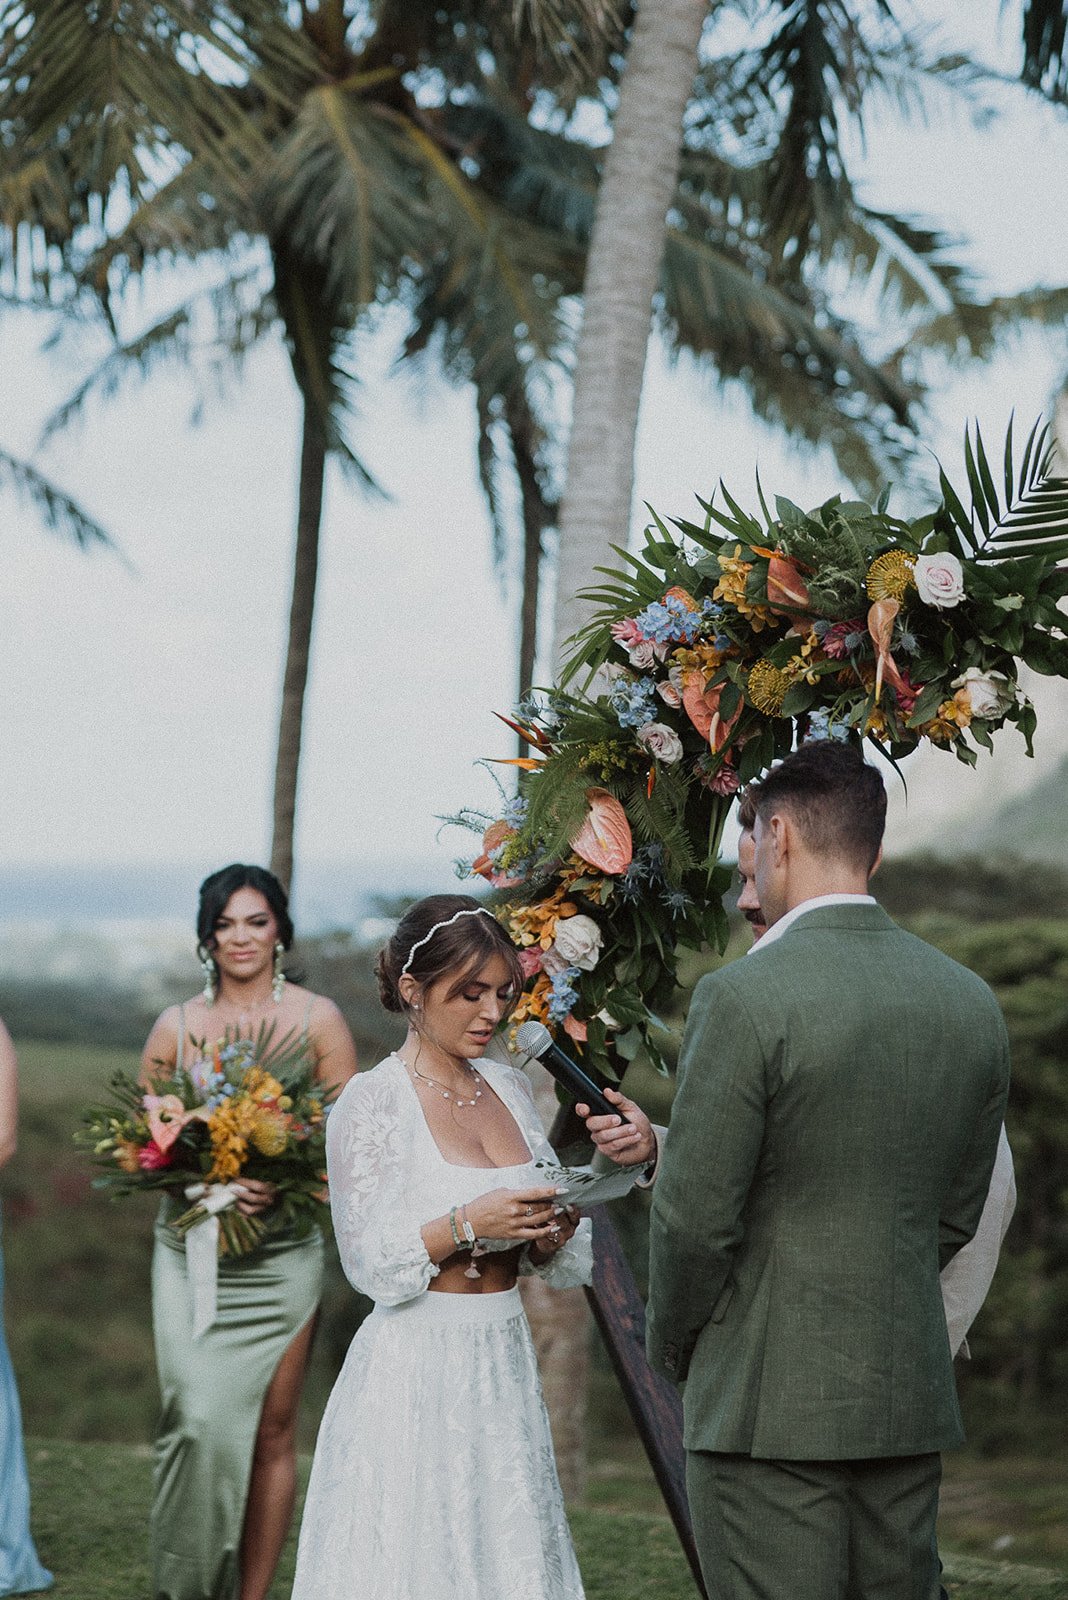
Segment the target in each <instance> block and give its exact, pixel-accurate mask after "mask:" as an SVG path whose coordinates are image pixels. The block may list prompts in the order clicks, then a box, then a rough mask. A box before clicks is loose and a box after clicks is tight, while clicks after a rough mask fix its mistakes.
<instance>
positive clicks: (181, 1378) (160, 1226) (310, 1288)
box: [151, 1012, 323, 1600]
mask: <svg viewBox="0 0 1068 1600" xmlns="http://www.w3.org/2000/svg"><path fill="white" fill-rule="evenodd" d="M184 1033H185V1017H184V1012H183V1014H182V1016H181V1018H180V1022H179V1045H178V1066H179V1067H181V1065H182V1057H183V1051H184ZM303 1038H304V1039H305V1040H307V1016H305V1025H304V1032H303ZM182 1209H183V1207H182V1206H181V1204H180V1202H178V1201H176V1200H171V1199H166V1200H165V1201H164V1203H163V1206H162V1207H161V1209H160V1215H159V1217H158V1219H157V1222H156V1234H155V1249H154V1252H153V1261H152V1320H153V1326H154V1331H155V1341H156V1363H157V1367H158V1370H159V1383H160V1391H161V1398H162V1412H161V1415H160V1422H159V1430H158V1433H157V1436H156V1449H155V1473H154V1489H155V1493H154V1498H153V1505H152V1518H151V1543H152V1594H153V1600H234V1597H235V1596H236V1595H237V1592H238V1582H239V1565H238V1563H239V1558H240V1552H241V1530H242V1526H243V1524H244V1519H245V1503H246V1501H247V1499H248V1488H249V1479H250V1476H251V1472H252V1455H253V1449H254V1447H255V1442H256V1433H257V1430H258V1428H259V1421H260V1412H261V1410H262V1408H263V1400H264V1396H265V1395H266V1392H267V1389H268V1387H269V1385H270V1382H271V1379H272V1377H273V1376H274V1374H275V1372H276V1370H277V1368H278V1363H279V1362H280V1360H281V1359H282V1356H283V1355H284V1354H285V1352H286V1350H287V1348H288V1346H289V1345H290V1343H291V1342H292V1340H293V1339H294V1337H295V1336H296V1334H298V1333H299V1332H300V1330H301V1329H302V1328H303V1327H304V1325H305V1324H306V1323H307V1321H308V1319H309V1318H310V1317H312V1316H314V1315H315V1311H316V1307H317V1306H318V1304H319V1296H320V1291H321V1287H322V1273H323V1242H322V1236H321V1235H320V1234H319V1232H318V1230H316V1231H315V1232H313V1233H312V1234H311V1235H310V1236H308V1237H306V1238H303V1239H296V1238H293V1237H291V1236H288V1235H287V1234H285V1233H284V1232H279V1233H274V1234H271V1235H270V1237H269V1238H268V1239H267V1240H266V1241H265V1242H264V1243H263V1244H262V1245H260V1246H259V1247H258V1248H257V1249H256V1250H253V1251H251V1252H250V1253H249V1254H248V1255H246V1256H241V1257H240V1258H238V1259H237V1260H231V1259H230V1258H228V1257H225V1256H224V1257H223V1258H222V1259H221V1260H220V1262H219V1278H218V1309H217V1311H216V1317H215V1321H214V1323H213V1324H212V1326H211V1327H210V1328H209V1329H208V1331H207V1332H206V1333H205V1334H203V1335H202V1336H201V1337H200V1338H199V1339H198V1340H196V1342H195V1343H194V1341H193V1337H192V1315H191V1301H190V1291H189V1282H188V1278H187V1274H186V1259H185V1244H184V1241H183V1240H182V1239H181V1237H180V1236H179V1235H178V1234H177V1233H176V1232H175V1231H174V1229H173V1228H171V1227H169V1226H168V1222H169V1221H170V1219H172V1218H173V1217H175V1216H177V1215H179V1213H180V1211H181V1210H182Z"/></svg>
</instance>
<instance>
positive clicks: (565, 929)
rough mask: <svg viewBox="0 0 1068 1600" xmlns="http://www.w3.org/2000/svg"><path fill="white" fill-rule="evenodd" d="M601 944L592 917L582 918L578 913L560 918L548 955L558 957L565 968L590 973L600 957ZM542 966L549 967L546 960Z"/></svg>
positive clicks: (599, 933) (597, 929)
mask: <svg viewBox="0 0 1068 1600" xmlns="http://www.w3.org/2000/svg"><path fill="white" fill-rule="evenodd" d="M601 943H602V941H601V930H600V928H599V927H598V926H597V924H596V922H594V920H593V918H592V917H584V916H583V915H582V913H581V911H580V912H578V913H576V915H575V916H573V917H561V918H560V921H559V922H558V923H557V924H556V938H555V939H554V940H553V946H552V951H551V952H550V953H551V954H555V955H556V956H558V957H559V958H560V960H561V961H563V963H564V966H565V967H579V968H581V970H582V971H583V972H592V971H593V969H594V967H595V966H596V965H597V963H598V961H599V960H600V957H601ZM543 964H544V966H545V967H546V968H548V967H549V962H548V960H544V961H543Z"/></svg>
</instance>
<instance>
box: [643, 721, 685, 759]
mask: <svg viewBox="0 0 1068 1600" xmlns="http://www.w3.org/2000/svg"><path fill="white" fill-rule="evenodd" d="M638 743H639V744H640V745H643V746H644V748H645V749H646V750H648V752H649V754H650V755H651V756H655V757H656V759H657V760H658V761H662V762H663V763H664V765H665V766H667V767H671V766H674V764H675V762H676V761H679V760H681V758H682V740H681V739H680V738H679V736H678V734H677V733H676V732H675V730H674V729H673V728H669V727H668V725H667V723H666V722H647V723H646V724H645V726H644V727H642V728H639V729H638Z"/></svg>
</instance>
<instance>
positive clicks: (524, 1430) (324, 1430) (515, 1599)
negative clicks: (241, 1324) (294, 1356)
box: [293, 1289, 583, 1600]
mask: <svg viewBox="0 0 1068 1600" xmlns="http://www.w3.org/2000/svg"><path fill="white" fill-rule="evenodd" d="M582 1596H583V1590H582V1579H581V1577H580V1576H579V1570H578V1563H577V1562H576V1560H575V1552H574V1548H573V1546H572V1543H571V1535H570V1532H569V1530H568V1526H567V1520H566V1518H565V1516H564V1505H563V1498H562V1496H561V1493H560V1484H559V1480H558V1478H557V1476H556V1463H555V1460H554V1458H553V1448H552V1440H551V1438H550V1434H549V1420H548V1417H547V1416H546V1413H545V1405H544V1402H543V1400H542V1396H541V1382H540V1379H539V1376H538V1369H537V1362H536V1359H535V1355H534V1347H533V1343H532V1341H531V1337H530V1329H529V1327H528V1326H527V1319H526V1315H525V1313H524V1311H523V1305H522V1301H521V1300H520V1296H519V1290H518V1289H509V1290H507V1291H506V1292H505V1293H503V1294H480V1295H474V1294H472V1295H467V1294H445V1293H439V1292H430V1293H426V1294H423V1295H420V1296H419V1298H418V1299H416V1300H410V1301H408V1302H407V1303H406V1304H404V1305H399V1306H376V1307H375V1309H374V1311H373V1312H372V1313H371V1315H370V1316H369V1317H368V1319H367V1321H366V1322H365V1323H364V1324H363V1326H362V1327H361V1328H360V1330H359V1332H358V1333H357V1335H356V1337H355V1339H354V1340H353V1341H352V1344H351V1346H350V1348H349V1353H348V1356H347V1357H346V1359H345V1365H344V1367H343V1368H342V1370H341V1375H340V1377H339V1378H338V1381H337V1383H336V1384H335V1386H334V1391H333V1393H332V1394H331V1396H330V1400H329V1402H328V1404H327V1407H326V1411H325V1413H324V1415H323V1422H322V1427H321V1428H320V1430H319V1442H318V1444H317V1446H316V1450H315V1461H314V1464H313V1466H312V1474H311V1481H310V1483H309V1485H308V1496H307V1500H306V1501H305V1506H304V1520H303V1522H302V1524H301V1530H300V1548H299V1552H298V1555H297V1574H296V1582H295V1584H294V1588H293V1600H582Z"/></svg>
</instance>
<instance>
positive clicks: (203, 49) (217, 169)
mask: <svg viewBox="0 0 1068 1600" xmlns="http://www.w3.org/2000/svg"><path fill="white" fill-rule="evenodd" d="M522 9H523V8H520V13H519V20H520V28H519V32H518V33H517V31H516V22H515V20H514V19H513V17H512V15H511V14H510V12H504V13H503V14H498V11H495V10H494V8H484V7H478V6H475V5H463V4H461V5H459V6H455V7H453V8H451V11H450V12H449V14H447V15H446V14H445V13H444V12H443V11H442V9H441V8H440V7H438V6H435V5H433V4H429V3H425V0H424V3H418V0H416V3H409V0H404V3H402V0H382V3H380V4H378V5H375V6H373V7H372V6H355V7H349V8H347V7H346V6H345V4H343V3H342V0H323V4H321V5H320V6H319V7H318V8H317V9H314V10H313V9H311V8H310V7H306V6H305V7H302V8H301V11H300V13H299V15H297V14H295V13H293V12H292V10H291V8H289V7H287V6H286V5H285V4H283V3H281V0H215V3H214V4H212V5H206V6H202V7H198V8H192V10H190V8H187V7H186V6H185V5H184V4H181V3H179V0H161V3H160V4H158V5H157V4H155V3H153V0H129V3H128V4H126V5H124V6H123V7H121V8H115V9H113V10H111V11H108V12H107V13H105V14H100V13H99V12H98V8H97V6H96V5H95V4H93V3H92V0H86V3H85V4H84V5H81V6H67V7H55V6H51V5H41V6H34V5H32V4H29V3H22V0H8V3H7V4H0V34H2V37H3V39H4V41H5V43H4V45H3V46H2V48H0V104H2V105H3V108H4V115H5V117H6V119H7V121H6V126H7V127H8V128H10V129H11V136H10V137H9V139H8V140H7V141H6V142H5V146H4V148H3V151H2V154H3V162H4V167H3V169H2V170H0V218H2V220H3V221H4V222H6V223H7V225H8V229H9V235H8V237H9V240H10V241H11V245H12V255H13V256H14V257H15V258H16V259H18V257H19V255H20V253H21V264H22V267H23V269H24V270H25V271H26V272H28V273H29V274H30V275H31V276H36V277H37V278H38V279H41V280H44V279H46V278H47V276H48V274H49V273H50V272H54V271H55V266H56V255H57V252H61V253H62V257H63V260H64V262H65V264H66V265H67V266H68V267H69V268H71V269H72V270H73V271H74V272H75V274H76V276H77V279H78V281H79V282H80V283H81V284H82V285H83V286H89V287H90V288H91V289H92V291H93V292H95V294H96V295H97V296H98V298H99V300H100V303H101V305H102V306H103V308H104V310H105V313H106V314H107V315H108V316H109V318H111V319H112V325H113V326H114V327H117V324H118V322H119V320H120V319H121V310H122V308H121V294H119V293H117V289H121V286H122V284H123V283H124V282H125V280H126V279H127V278H128V277H129V276H130V275H135V274H140V273H142V272H143V271H144V270H145V268H146V266H147V265H148V264H150V263H154V262H157V261H160V260H161V259H171V260H179V261H180V260H182V259H198V258H203V257H205V256H211V257H215V258H217V259H218V260H220V261H222V262H224V263H225V265H226V268H227V271H226V275H225V276H224V277H223V278H222V279H221V280H220V281H219V282H218V283H217V284H216V285H215V286H214V288H213V289H212V290H211V291H210V292H208V293H207V294H203V295H200V296H197V297H194V301H193V302H191V303H190V304H188V305H187V306H185V307H183V308H179V310H178V311H176V312H172V313H171V314H169V315H168V317H167V318H165V319H163V320H162V321H161V322H159V323H158V324H156V325H155V326H154V327H152V328H149V329H147V330H142V331H140V332H139V333H138V334H137V335H136V336H135V337H134V338H131V339H129V340H127V341H125V342H122V341H120V342H119V344H118V345H117V347H116V351H115V352H114V353H113V355H112V356H109V357H108V358H107V359H106V360H105V362H104V363H103V364H102V365H101V368H100V369H99V371H98V372H97V373H96V374H94V376H93V378H92V379H91V380H90V381H89V383H87V384H85V385H83V386H82V389H81V390H80V391H79V394H78V395H77V396H75V397H74V398H73V400H72V403H71V404H69V405H68V406H67V407H65V408H63V410H62V412H61V413H60V416H59V418H58V419H57V421H61V420H64V419H65V418H66V417H68V416H70V415H71V414H72V413H73V410H74V409H76V404H77V403H80V402H84V400H85V399H86V398H87V397H88V395H89V394H91V393H93V392H99V391H101V390H104V391H106V390H107V389H109V388H113V387H114V386H115V385H116V383H117V382H118V381H120V377H119V373H118V367H119V365H120V364H121V362H122V361H123V360H126V361H132V362H136V363H139V364H140V365H141V367H142V369H146V368H149V367H151V366H152V365H154V363H155V362H156V361H157V360H158V359H160V358H161V357H162V356H163V355H164V354H169V355H172V356H173V355H175V354H177V355H179V356H181V357H189V356H190V355H191V354H192V352H193V350H194V349H195V346H196V337H195V331H194V330H195V325H196V324H197V323H198V322H199V323H200V324H201V325H202V324H203V322H204V319H205V318H207V320H208V321H209V322H210V324H211V326H212V330H213V331H212V340H213V342H214V344H215V346H216V348H217V349H219V350H225V351H226V352H227V354H228V355H229V356H230V357H231V358H233V359H240V358H241V356H243V355H244V353H245V352H246V351H247V349H248V348H249V347H250V345H251V344H252V343H254V342H255V341H256V340H257V339H259V338H261V337H263V336H264V334H265V333H267V332H270V331H273V329H274V328H276V327H278V326H280V327H281V330H282V333H283V336H284V338H285V341H286V344H287V347H288V349H289V353H290V359H291V363H292V368H293V374H294V378H295V381H296V383H297V385H298V388H299V390H300V393H301V397H302V403H303V424H302V441H301V468H300V484H299V493H298V514H297V540H296V553H295V562H294V581H293V592H292V602H291V607H290V623H289V638H288V646H287V655H286V666H285V676H284V685H283V694H282V708H281V716H280V723H279V738H278V757H277V764H276V774H275V790H274V837H273V844H272V866H273V867H274V869H275V871H276V872H277V873H278V875H279V876H280V877H281V878H282V879H283V881H286V882H288V881H289V880H290V878H291V874H292V862H293V824H294V815H295V807H296V793H297V779H298V771H299V753H300V742H301V725H302V717H303V705H304V697H305V691H306V684H307V674H308V665H309V656H310V648H311V636H312V623H313V616H314V603H315V587H316V577H317V567H318V539H319V531H320V525H321V517H322V497H323V483H324V476H325V468H326V460H327V457H328V456H329V455H331V454H332V455H334V456H335V457H336V458H337V459H339V460H340V461H341V462H342V463H343V465H344V466H346V467H347V469H348V470H349V471H350V472H351V473H352V474H353V475H354V476H355V477H356V478H357V480H359V481H361V482H362V483H364V485H369V484H370V475H369V474H368V473H367V471H366V470H365V468H364V467H363V466H362V464H361V463H360V461H359V459H358V457H357V456H356V455H355V453H354V452H353V451H352V449H351V447H350V446H349V444H348V442H347V439H346V436H345V429H344V418H345V413H346V410H347V408H348V405H349V401H350V397H351V389H352V375H351V374H350V372H349V371H348V370H347V361H348V359H349V357H350V354H351V338H352V334H353V330H355V329H358V328H359V327H361V326H362V325H364V324H365V323H366V322H367V321H368V319H369V318H371V317H372V316H373V313H374V310H375V307H376V305H377V304H378V303H380V302H381V301H382V300H383V299H384V298H387V297H389V298H394V299H396V298H403V297H405V296H407V297H408V298H409V299H410V301H411V303H412V305H413V309H415V310H416V311H417V312H419V313H422V314H423V315H424V317H425V316H426V315H427V314H428V311H429V307H430V305H431V300H430V299H429V298H428V293H429V286H434V288H435V291H436V295H437V300H438V309H439V310H440V308H441V307H442V306H443V305H444V306H445V307H446V312H445V316H446V325H447V326H448V327H449V328H450V329H451V330H453V332H455V330H456V329H457V328H458V327H462V328H463V333H462V337H461V343H462V344H463V346H464V355H465V360H466V362H467V363H468V365H469V375H470V376H471V377H472V378H473V380H474V382H475V384H476V389H477V393H478V398H479V416H480V422H481V424H482V427H481V433H482V436H483V446H482V455H481V459H482V461H483V466H484V472H485V471H488V465H489V454H488V448H487V433H488V430H489V429H490V425H491V423H492V422H493V421H494V420H495V417H496V414H497V413H498V412H501V413H502V415H503V419H504V427H505V429H506V431H507V434H508V436H509V438H510V440H511V445H512V449H513V452H514V456H515V464H516V468H517V470H518V472H519V475H520V480H521V483H522V486H523V504H524V519H525V544H526V557H525V560H526V564H527V566H528V568H530V567H532V566H533V565H534V556H535V552H536V550H537V549H538V548H540V528H541V526H543V525H544V524H545V523H546V521H547V520H548V517H549V515H550V507H551V492H550V490H549V488H548V482H547V478H546V474H545V470H544V467H543V463H542V459H541V458H542V455H543V444H542V441H543V438H544V433H545V429H544V426H543V424H542V422H541V420H540V419H539V416H538V413H537V410H536V407H535V406H534V404H533V402H532V395H533V391H534V388H535V387H536V382H535V380H536V374H537V369H538V366H539V364H540V363H543V362H544V361H546V360H547V359H550V358H552V357H557V358H558V357H559V348H560V342H561V338H562V335H563V332H564V326H563V324H562V323H560V322H559V320H558V316H557V307H558V304H559V301H560V298H561V295H562V294H563V293H564V292H565V288H566V287H567V286H568V285H570V286H572V287H577V284H578V282H579V276H580V268H579V260H580V257H579V255H578V253H577V251H576V247H575V245H574V243H573V242H571V241H568V240H565V239H564V238H563V236H562V235H561V234H560V233H559V232H557V233H556V234H553V233H552V232H551V230H549V229H547V228H546V227H544V226H541V225H539V224H538V223H537V221H536V220H534V219H533V218H532V217H524V216H521V215H517V214H516V207H514V206H513V207H512V209H511V210H509V208H508V206H507V204H503V205H502V204H501V203H500V202H499V201H498V199H497V198H496V197H495V196H494V194H493V193H492V192H491V186H490V185H489V184H487V182H486V181H485V176H484V173H480V172H479V171H478V170H476V169H477V168H478V167H479V166H480V165H481V166H482V167H483V168H485V167H486V166H487V165H488V164H489V163H488V161H487V160H486V159H485V157H484V155H480V152H479V143H480V140H479V136H478V134H479V130H478V129H477V128H476V129H475V135H474V143H472V142H471V139H472V134H471V128H470V124H471V122H472V119H474V120H475V121H476V122H477V120H478V118H479V117H480V116H481V118H482V120H483V122H484V123H485V124H487V125H489V124H490V123H492V125H493V127H494V128H496V127H497V126H499V125H500V124H502V123H508V122H509V121H512V122H517V123H525V121H526V119H527V117H528V116H529V115H530V113H531V112H532V110H533V109H534V107H533V101H534V97H535V94H536V93H537V92H545V91H546V90H548V91H549V92H555V93H556V98H557V100H558V102H559V104H560V105H561V106H566V105H567V104H568V103H569V101H570V102H572V103H573V100H574V95H575V89H574V82H575V78H574V72H573V69H572V68H571V67H570V66H568V65H567V64H566V62H565V63H563V64H561V65H560V66H559V67H558V68H555V69H550V70H548V71H541V72H540V74H538V75H537V77H535V73H534V64H535V60H536V57H537V55H538V53H539V50H540V48H541V44H540V41H539V39H537V38H536V37H535V36H534V34H533V33H532V32H531V31H530V29H529V27H526V26H524V25H523V20H522ZM603 14H604V8H603V5H602V3H601V0H541V5H540V8H539V9H538V11H537V14H536V18H535V20H536V21H538V22H539V24H540V25H541V26H542V27H543V28H544V29H545V30H547V31H548V33H549V34H550V35H551V36H552V38H553V40H554V41H555V42H557V43H559V42H560V41H561V40H562V41H563V42H565V43H567V44H568V45H569V46H570V47H571V49H572V51H573V52H578V53H579V55H580V56H581V59H582V60H583V62H584V64H585V70H587V71H589V72H593V73H594V74H596V73H597V72H599V71H602V70H604V68H603V57H604V53H605V45H604V43H603V42H602V37H601V36H602V32H603V28H602V20H603ZM493 62H496V63H503V64H504V70H503V71H500V72H498V71H496V70H494V69H492V68H489V67H487V63H493ZM554 84H555V86H556V88H555V91H554V90H553V85H554ZM117 195H118V196H119V197H120V198H119V200H118V201H117V200H116V196H117ZM123 196H125V199H126V202H127V203H126V204H123V203H122V197H123ZM117 209H121V210H122V211H124V212H125V213H127V214H126V215H125V216H124V217H123V219H122V220H121V222H120V223H119V224H118V225H117V226H114V227H107V226H106V224H107V223H109V222H110V221H111V220H112V218H113V216H114V214H115V212H116V210H117ZM101 231H103V232H104V234H105V237H104V239H103V242H100V233H101ZM93 234H95V235H96V237H95V239H93V238H92V235H93ZM87 237H88V238H89V239H90V243H89V246H88V248H87V247H86V240H87ZM264 246H265V247H266V259H267V262H268V263H269V276H267V274H266V273H265V271H264V269H263V265H262V262H263V250H264ZM560 258H562V259H560ZM561 273H563V274H564V276H565V277H566V279H567V284H565V282H564V280H563V278H562V277H561ZM432 321H433V319H431V322H432ZM429 326H430V324H427V327H429ZM419 337H420V332H419V327H418V317H416V321H415V330H414V332H413V340H416V341H417V340H418V338H419ZM453 359H454V364H455V362H456V360H457V357H456V355H455V352H454V357H453ZM527 635H528V646H527V657H528V659H529V657H530V654H531V646H530V644H529V637H530V635H531V624H530V620H529V619H528V621H527ZM529 670H530V669H529V666H528V667H526V668H525V671H527V672H529Z"/></svg>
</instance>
